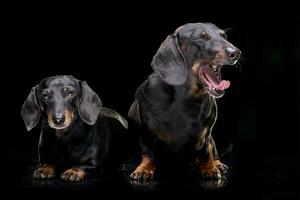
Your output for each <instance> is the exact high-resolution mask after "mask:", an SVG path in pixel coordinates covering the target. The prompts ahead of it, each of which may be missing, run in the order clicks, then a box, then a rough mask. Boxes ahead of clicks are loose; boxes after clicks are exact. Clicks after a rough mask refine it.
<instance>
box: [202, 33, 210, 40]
mask: <svg viewBox="0 0 300 200" xmlns="http://www.w3.org/2000/svg"><path fill="white" fill-rule="evenodd" d="M199 37H200V38H201V39H204V40H210V36H209V35H208V34H207V33H206V32H204V31H203V32H201V33H200V35H199Z"/></svg>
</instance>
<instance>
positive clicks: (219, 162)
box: [214, 160, 228, 173]
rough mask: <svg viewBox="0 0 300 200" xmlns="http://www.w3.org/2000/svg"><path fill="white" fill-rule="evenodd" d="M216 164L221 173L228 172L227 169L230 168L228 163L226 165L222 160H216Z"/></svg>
mask: <svg viewBox="0 0 300 200" xmlns="http://www.w3.org/2000/svg"><path fill="white" fill-rule="evenodd" d="M214 164H215V165H216V167H217V168H218V169H219V170H220V172H221V173H226V172H227V170H228V167H227V165H225V164H224V163H221V161H220V160H214Z"/></svg>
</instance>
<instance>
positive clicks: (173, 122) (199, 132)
mask: <svg viewBox="0 0 300 200" xmlns="http://www.w3.org/2000/svg"><path fill="white" fill-rule="evenodd" d="M240 54H241V51H240V50H239V49H238V48H237V47H235V46H233V45H232V44H231V43H230V42H229V41H228V40H227V39H226V33H225V32H224V31H223V30H221V29H220V28H218V27H217V26H216V25H214V24H211V23H188V24H185V25H183V26H181V27H179V28H178V29H176V31H175V32H174V33H173V34H170V35H168V36H167V38H166V39H165V41H164V42H163V43H162V44H161V46H160V48H159V49H158V51H157V53H156V54H155V56H154V57H153V60H152V62H151V66H152V68H153V70H154V72H153V73H152V74H151V75H150V76H149V77H148V79H147V80H146V81H145V82H144V83H143V84H142V85H140V87H139V88H138V89H137V91H136V94H135V101H134V103H133V104H132V105H131V107H130V110H129V112H128V116H129V117H130V118H132V119H134V120H135V121H136V122H137V123H139V124H140V125H141V127H142V129H143V130H145V131H143V132H142V133H141V135H140V143H141V145H140V146H141V154H142V155H141V157H142V159H141V162H140V164H139V165H138V166H137V167H136V168H135V170H134V171H133V172H132V174H131V175H130V176H131V178H132V179H134V180H146V179H152V178H153V176H154V173H155V170H156V165H157V163H159V160H158V159H157V158H158V157H159V155H160V150H159V149H162V148H161V147H163V148H165V149H168V152H172V153H174V154H175V155H179V154H181V155H182V154H183V155H184V156H186V157H189V158H190V159H191V160H193V161H194V163H197V171H198V172H199V174H200V175H201V176H202V177H206V178H209V179H220V178H221V177H222V174H224V173H223V172H225V171H226V170H227V168H228V167H227V166H226V165H225V164H223V163H222V162H221V161H220V158H219V156H218V152H217V149H216V145H215V143H214V140H213V137H212V134H211V131H212V129H213V126H214V124H215V122H216V119H217V104H216V98H220V97H222V96H223V95H224V92H225V89H227V88H228V87H229V86H230V82H229V81H227V80H222V79H221V68H222V66H223V65H234V64H236V62H237V61H238V59H239V57H240Z"/></svg>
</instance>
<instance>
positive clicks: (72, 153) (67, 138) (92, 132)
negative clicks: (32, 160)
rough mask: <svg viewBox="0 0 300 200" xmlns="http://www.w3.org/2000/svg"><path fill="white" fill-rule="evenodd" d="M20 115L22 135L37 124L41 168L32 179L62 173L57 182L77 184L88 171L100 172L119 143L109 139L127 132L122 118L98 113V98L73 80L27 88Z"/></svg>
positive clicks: (61, 79) (109, 112)
mask: <svg viewBox="0 0 300 200" xmlns="http://www.w3.org/2000/svg"><path fill="white" fill-rule="evenodd" d="M21 114H22V117H23V119H24V121H25V124H26V127H27V130H31V129H32V128H33V127H34V126H36V125H37V123H38V121H39V120H40V119H41V134H40V140H39V159H40V164H41V167H40V168H38V169H37V170H36V171H35V172H34V174H33V176H34V177H35V178H51V177H54V176H55V174H57V173H58V172H59V173H60V172H63V173H61V178H62V179H64V180H66V181H79V180H82V179H83V178H84V177H85V176H86V174H87V172H89V171H90V170H93V169H97V171H98V172H100V171H102V170H103V169H104V167H105V164H107V162H108V160H111V157H112V156H115V155H109V154H111V153H112V152H113V151H112V150H111V148H114V147H113V145H114V144H113V143H114V142H115V141H116V140H118V139H115V138H114V137H118V134H122V132H124V130H123V129H124V127H125V128H127V121H126V120H125V119H124V118H123V117H122V116H121V115H119V114H118V113H117V112H115V111H113V110H111V109H109V108H103V107H102V102H101V100H100V98H99V97H98V96H97V94H96V93H94V92H93V91H92V90H91V88H90V87H89V86H88V85H87V84H86V83H85V82H82V81H79V80H77V79H76V78H74V77H72V76H54V77H49V78H45V79H43V80H42V81H41V82H40V83H39V84H38V85H37V86H35V87H34V88H33V89H32V91H31V93H30V94H29V96H28V98H27V100H26V101H25V103H24V105H23V107H22V112H21ZM122 125H123V126H124V127H122Z"/></svg>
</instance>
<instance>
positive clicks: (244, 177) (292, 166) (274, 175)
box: [1, 152, 300, 200]
mask: <svg viewBox="0 0 300 200" xmlns="http://www.w3.org/2000/svg"><path fill="white" fill-rule="evenodd" d="M26 155H28V154H26V152H24V153H20V152H19V153H17V154H15V155H11V157H10V159H11V162H10V165H5V168H4V169H3V170H2V172H5V173H3V174H2V175H1V177H2V180H3V178H4V180H5V182H6V187H7V188H10V189H16V191H17V190H22V191H28V192H35V193H37V192H39V191H41V192H45V191H46V192H49V191H50V192H49V195H51V192H52V191H53V192H54V193H53V194H52V195H54V194H58V192H63V193H68V192H69V191H72V192H75V193H76V194H79V193H81V192H82V193H84V194H85V193H86V192H89V193H90V192H95V193H101V194H103V193H109V194H116V195H117V194H120V193H122V194H129V195H142V196H143V195H145V194H147V195H152V194H161V193H164V194H168V195H174V196H177V195H178V194H181V195H182V194H184V195H187V194H188V195H190V194H195V195H201V197H203V196H211V195H213V196H217V197H227V196H228V197H241V198H243V197H245V196H247V197H249V196H251V197H260V198H261V199H269V197H279V198H281V197H282V198H284V199H285V200H286V199H297V197H298V195H299V192H298V191H299V189H300V188H299V184H298V183H297V182H296V181H297V180H298V179H299V178H300V176H299V171H298V170H299V164H297V163H299V161H300V157H292V158H291V157H264V158H255V159H254V158H253V159H245V160H239V162H238V163H235V164H234V165H231V166H230V167H231V170H230V172H231V173H229V174H228V175H227V176H226V177H224V178H222V179H221V180H217V181H215V180H201V179H198V178H194V177H192V176H186V177H185V176H184V175H180V174H181V173H179V172H176V173H174V171H173V172H172V173H169V174H167V175H166V176H164V175H159V174H158V176H157V177H156V178H155V179H154V181H151V182H138V181H132V180H131V179H130V178H129V176H128V175H129V171H130V170H131V169H130V168H132V167H128V166H127V169H126V170H125V172H124V170H119V171H117V172H116V173H114V174H113V175H106V176H102V177H99V178H95V177H89V178H88V179H86V180H84V181H82V182H77V183H70V182H64V181H62V180H60V179H59V178H53V179H49V180H35V179H33V178H32V172H33V171H34V169H35V168H36V166H37V165H38V163H37V161H36V160H33V159H32V158H30V157H28V156H26ZM291 160H292V161H293V162H292V163H291V162H290V161H291ZM4 189H5V187H4Z"/></svg>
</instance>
